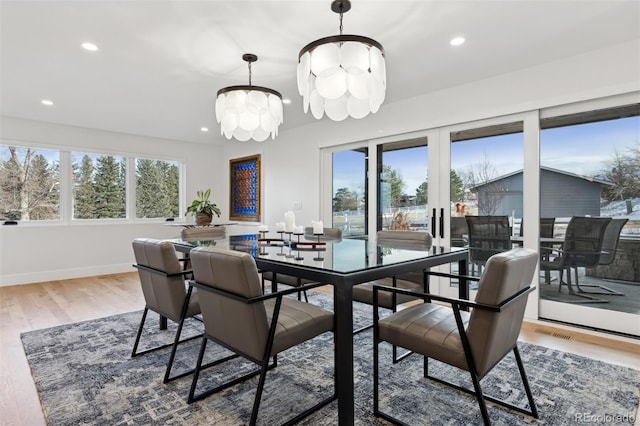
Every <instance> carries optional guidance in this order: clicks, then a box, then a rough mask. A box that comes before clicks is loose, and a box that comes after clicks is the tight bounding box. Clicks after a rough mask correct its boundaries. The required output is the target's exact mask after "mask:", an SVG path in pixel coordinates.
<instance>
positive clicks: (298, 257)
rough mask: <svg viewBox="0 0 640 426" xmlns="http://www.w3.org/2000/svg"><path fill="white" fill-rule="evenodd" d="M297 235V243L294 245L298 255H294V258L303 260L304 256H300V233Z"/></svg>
mask: <svg viewBox="0 0 640 426" xmlns="http://www.w3.org/2000/svg"><path fill="white" fill-rule="evenodd" d="M296 235H297V236H298V244H297V245H296V248H297V249H298V255H297V256H296V257H295V259H296V260H304V257H302V256H300V235H302V234H297V233H296Z"/></svg>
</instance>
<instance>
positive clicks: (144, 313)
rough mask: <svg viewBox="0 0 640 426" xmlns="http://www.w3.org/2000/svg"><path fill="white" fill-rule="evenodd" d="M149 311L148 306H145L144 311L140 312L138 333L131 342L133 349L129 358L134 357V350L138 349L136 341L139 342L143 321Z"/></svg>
mask: <svg viewBox="0 0 640 426" xmlns="http://www.w3.org/2000/svg"><path fill="white" fill-rule="evenodd" d="M148 312H149V308H147V307H146V306H145V308H144V312H143V313H142V320H140V326H139V327H138V334H137V335H136V341H135V342H134V344H133V350H132V351H131V358H135V357H136V355H138V354H137V353H136V351H137V350H138V343H140V336H142V329H143V328H144V322H145V320H146V319H147V313H148Z"/></svg>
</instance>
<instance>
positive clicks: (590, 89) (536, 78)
mask: <svg viewBox="0 0 640 426" xmlns="http://www.w3.org/2000/svg"><path fill="white" fill-rule="evenodd" d="M639 52H640V40H636V41H634V42H630V43H624V44H620V45H616V46H614V47H612V48H609V49H603V50H598V51H594V52H589V53H586V54H583V55H579V56H574V57H571V58H566V59H563V60H561V61H556V62H552V63H548V64H541V65H539V66H536V67H534V68H529V69H524V70H521V71H518V72H513V73H509V74H504V75H500V76H496V77H493V78H490V79H486V80H481V81H477V82H474V83H471V84H467V85H464V86H459V87H453V88H450V89H447V90H442V91H439V92H435V93H432V94H429V95H425V96H418V97H415V98H411V99H408V100H405V101H402V102H397V103H393V104H383V105H382V107H381V108H380V110H379V111H378V112H377V113H376V114H373V115H369V116H367V117H365V118H364V119H361V120H355V119H347V120H345V121H342V122H333V121H330V120H328V119H326V118H324V119H322V120H320V121H314V122H313V123H312V124H309V125H306V126H302V127H298V128H295V129H291V130H287V131H283V132H281V133H280V135H279V136H278V137H277V138H276V140H267V141H265V142H262V143H246V142H244V143H242V144H230V145H228V147H227V148H226V150H225V156H226V157H227V158H228V159H230V158H234V157H242V156H246V155H252V154H256V153H261V154H262V174H263V206H264V215H263V222H264V223H267V224H268V225H269V226H271V227H273V226H274V223H275V222H276V221H281V220H283V213H284V212H285V211H287V210H292V209H293V203H294V202H296V201H301V204H302V209H301V210H299V211H295V213H296V222H298V223H299V224H306V225H309V224H310V222H311V220H314V219H317V218H318V217H319V215H320V204H319V188H320V152H319V148H320V147H326V146H332V145H341V144H346V143H351V142H357V141H364V140H371V139H378V138H382V137H388V136H389V135H400V134H403V133H409V132H414V131H418V130H424V129H429V128H434V127H439V126H444V125H451V124H457V123H464V122H469V121H474V120H479V119H483V118H489V117H497V116H501V115H506V114H511V113H517V112H523V111H530V110H534V109H539V108H545V107H550V106H556V105H563V104H569V103H574V102H579V101H584V100H589V99H596V98H603V97H607V96H613V95H618V94H622V93H631V92H635V91H638V90H640V77H639V76H640V53H639ZM470 66H472V65H471V64H470ZM425 78H428V76H427V75H425ZM388 84H389V88H388V90H389V91H391V90H393V82H392V81H390V82H389V83H388ZM416 84H420V83H419V82H416ZM638 101H639V100H637V97H636V102H638ZM285 121H286V111H285ZM227 180H228V178H227ZM324 219H325V220H328V219H329V218H324Z"/></svg>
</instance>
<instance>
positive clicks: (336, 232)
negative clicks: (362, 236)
mask: <svg viewBox="0 0 640 426" xmlns="http://www.w3.org/2000/svg"><path fill="white" fill-rule="evenodd" d="M323 232H324V234H323V235H322V236H320V237H319V238H320V241H339V240H341V239H342V230H341V229H339V228H324V231H323ZM304 236H305V238H307V239H309V240H312V241H314V240H316V239H317V238H318V237H316V236H315V235H313V227H306V228H305V230H304ZM261 277H262V291H263V292H264V290H265V285H266V284H265V281H273V272H271V271H263V272H262V273H261ZM276 280H277V281H278V284H284V285H286V286H290V287H300V286H302V285H304V284H310V283H313V282H314V281H311V280H306V279H301V278H299V277H293V276H291V275H285V274H276ZM302 294H304V300H305V302H308V301H309V298H308V296H307V293H306V292H298V300H301V299H302V297H301V295H302Z"/></svg>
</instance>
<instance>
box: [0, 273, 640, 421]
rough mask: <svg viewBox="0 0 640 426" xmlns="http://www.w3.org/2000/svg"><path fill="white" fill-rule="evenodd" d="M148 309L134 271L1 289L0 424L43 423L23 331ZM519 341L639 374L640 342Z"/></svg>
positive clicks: (560, 330)
mask: <svg viewBox="0 0 640 426" xmlns="http://www.w3.org/2000/svg"><path fill="white" fill-rule="evenodd" d="M143 306H144V299H143V297H142V292H141V290H140V284H139V281H138V275H137V273H136V272H132V273H126V274H117V275H106V276H97V277H89V278H79V279H73V280H64V281H51V282H46V283H38V284H28V285H20V286H11V287H0V372H1V373H0V374H1V376H0V425H23V426H38V425H44V424H45V420H44V416H43V414H42V411H41V409H40V403H39V400H38V394H37V392H36V389H35V386H34V384H33V380H32V378H31V371H30V369H29V366H28V364H27V361H26V358H25V355H24V352H23V349H22V343H21V341H20V333H22V332H25V331H30V330H37V329H40V328H47V327H53V326H56V325H61V324H67V323H72V322H78V321H85V320H89V319H94V318H100V317H104V316H108V315H114V314H119V313H124V312H130V311H134V310H140V309H142V307H143ZM520 339H521V340H523V341H526V342H530V343H534V344H537V345H542V346H547V347H551V348H554V349H559V350H562V351H566V352H573V353H576V354H579V355H583V356H588V357H592V358H595V359H599V360H602V361H605V362H609V363H612V364H619V365H624V366H627V367H631V368H635V369H638V370H640V361H639V360H640V356H639V355H640V342H639V341H637V340H633V339H623V338H616V337H607V336H604V335H603V336H594V335H592V334H588V333H582V332H579V331H576V330H575V329H570V328H564V327H560V326H557V327H555V326H554V327H551V326H549V325H548V324H543V323H538V322H531V323H526V324H525V325H524V327H523V329H522V332H521V335H520Z"/></svg>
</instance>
